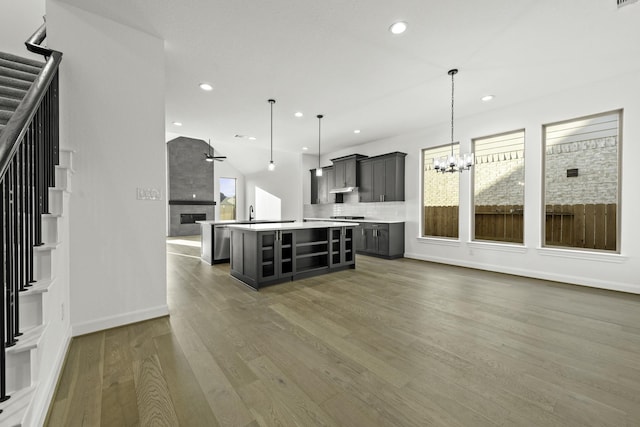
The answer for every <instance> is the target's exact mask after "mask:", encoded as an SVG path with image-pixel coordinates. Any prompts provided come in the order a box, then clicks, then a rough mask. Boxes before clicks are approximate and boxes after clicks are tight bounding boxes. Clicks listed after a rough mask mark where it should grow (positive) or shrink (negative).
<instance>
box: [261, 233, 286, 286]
mask: <svg viewBox="0 0 640 427" xmlns="http://www.w3.org/2000/svg"><path fill="white" fill-rule="evenodd" d="M294 251H295V248H294V245H293V232H291V231H264V232H260V233H258V257H257V258H258V280H259V281H261V282H266V281H271V280H278V279H282V278H287V277H291V276H292V275H293V271H294V268H293V266H294V261H295V253H294Z"/></svg>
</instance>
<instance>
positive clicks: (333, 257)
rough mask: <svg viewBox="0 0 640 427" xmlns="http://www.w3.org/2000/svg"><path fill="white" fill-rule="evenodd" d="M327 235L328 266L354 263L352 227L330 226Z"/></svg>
mask: <svg viewBox="0 0 640 427" xmlns="http://www.w3.org/2000/svg"><path fill="white" fill-rule="evenodd" d="M329 236H330V242H329V266H330V267H332V268H333V267H343V266H347V265H351V264H353V263H355V247H354V240H353V236H354V229H353V227H349V228H347V227H335V228H330V229H329Z"/></svg>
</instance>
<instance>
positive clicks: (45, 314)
mask: <svg viewBox="0 0 640 427" xmlns="http://www.w3.org/2000/svg"><path fill="white" fill-rule="evenodd" d="M72 156H73V153H72V152H71V151H69V150H64V149H63V150H60V165H58V166H56V186H55V187H54V188H49V212H50V213H48V214H44V215H42V240H43V244H42V245H41V246H38V247H36V248H35V251H34V278H35V280H36V282H35V283H34V284H33V286H31V287H28V288H27V290H26V291H24V292H20V293H19V307H20V313H19V314H20V329H21V330H22V332H23V335H22V336H20V337H18V342H17V343H16V345H15V346H13V347H9V348H7V350H6V354H7V360H6V363H7V365H6V372H7V394H9V395H10V396H11V397H10V399H9V400H7V401H5V402H2V403H0V409H2V411H3V412H2V413H1V414H0V426H3V427H4V426H6V427H14V426H39V425H42V424H43V422H44V419H45V417H46V414H47V410H48V407H49V403H50V401H51V398H52V396H53V392H54V391H55V387H56V384H57V380H58V376H59V374H60V372H61V370H62V364H63V362H64V357H65V355H66V353H67V349H68V346H69V342H70V340H71V330H70V326H69V315H68V313H69V312H68V307H67V306H65V303H67V302H68V301H69V288H68V283H69V278H68V259H69V258H68V253H69V252H68V251H69V248H68V241H69V236H68V230H69V215H68V212H69V197H70V194H71V176H72V174H73V168H72V161H73V157H72ZM67 305H68V304H67Z"/></svg>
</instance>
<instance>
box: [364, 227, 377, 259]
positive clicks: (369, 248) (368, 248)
mask: <svg viewBox="0 0 640 427" xmlns="http://www.w3.org/2000/svg"><path fill="white" fill-rule="evenodd" d="M364 251H365V252H369V253H372V254H376V253H378V239H377V237H376V229H375V228H373V227H371V226H366V227H365V229H364Z"/></svg>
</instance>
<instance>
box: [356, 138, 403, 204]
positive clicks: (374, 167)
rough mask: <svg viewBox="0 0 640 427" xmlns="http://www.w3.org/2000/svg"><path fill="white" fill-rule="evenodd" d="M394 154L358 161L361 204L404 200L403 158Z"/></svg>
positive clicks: (398, 153) (397, 153) (400, 154)
mask: <svg viewBox="0 0 640 427" xmlns="http://www.w3.org/2000/svg"><path fill="white" fill-rule="evenodd" d="M405 156H406V154H405V153H400V152H397V151H396V152H394V153H389V154H384V155H381V156H375V157H369V158H367V159H363V160H360V168H359V169H360V179H359V181H360V185H359V191H358V193H359V195H360V201H361V202H395V201H403V200H404V158H405Z"/></svg>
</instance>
